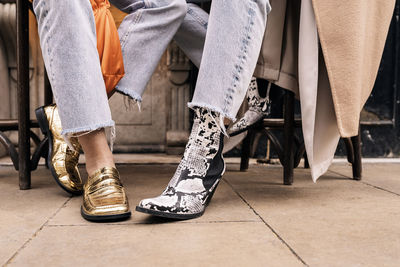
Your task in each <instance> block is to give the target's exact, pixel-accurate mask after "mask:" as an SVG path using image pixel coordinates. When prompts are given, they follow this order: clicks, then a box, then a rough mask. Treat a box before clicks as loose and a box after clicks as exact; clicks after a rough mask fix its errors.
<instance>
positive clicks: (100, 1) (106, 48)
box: [90, 0, 125, 96]
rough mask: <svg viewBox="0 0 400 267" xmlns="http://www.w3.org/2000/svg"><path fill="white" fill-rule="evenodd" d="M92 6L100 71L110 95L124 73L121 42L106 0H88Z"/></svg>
mask: <svg viewBox="0 0 400 267" xmlns="http://www.w3.org/2000/svg"><path fill="white" fill-rule="evenodd" d="M90 2H91V4H92V8H93V13H94V19H95V23H96V33H97V50H98V52H99V57H100V63H101V71H102V73H103V78H104V82H105V85H106V90H107V94H108V95H109V96H111V95H112V93H113V91H114V88H115V86H116V85H117V84H118V82H119V81H120V80H121V79H122V77H123V76H124V74H125V70H124V61H123V58H122V50H121V44H120V42H119V36H118V30H117V27H116V25H115V21H114V18H113V16H112V14H111V12H110V10H109V8H110V3H109V2H108V0H90Z"/></svg>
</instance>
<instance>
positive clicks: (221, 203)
mask: <svg viewBox="0 0 400 267" xmlns="http://www.w3.org/2000/svg"><path fill="white" fill-rule="evenodd" d="M118 169H119V172H120V175H121V177H122V180H123V183H124V185H125V188H126V190H127V195H128V197H129V203H130V206H131V209H132V211H134V209H135V207H136V205H137V204H138V203H139V202H140V200H142V199H143V198H148V197H154V196H157V195H159V194H161V193H162V191H164V189H165V186H166V185H167V184H168V182H169V180H170V179H171V177H172V175H173V174H174V172H175V169H176V165H162V166H147V165H142V166H136V165H135V166H125V165H123V166H119V167H118ZM81 204H82V198H81V197H74V198H73V199H71V200H70V201H69V202H68V203H67V204H66V206H65V207H64V208H63V209H61V210H60V212H58V213H57V215H56V216H54V218H52V219H51V220H50V221H49V225H89V224H92V223H90V222H88V221H86V220H84V219H83V218H82V217H81V216H80V213H79V211H80V206H81ZM153 219H154V218H153V217H152V216H149V215H146V214H143V213H140V212H133V215H132V218H131V219H130V220H127V221H125V222H121V224H137V223H152V222H153ZM193 221H195V222H224V221H226V222H242V221H246V222H247V221H258V222H259V221H260V219H259V218H258V217H257V216H256V215H255V214H254V212H253V211H252V210H251V209H250V208H249V207H248V206H247V205H246V204H245V203H244V202H243V201H242V200H241V199H240V198H239V197H238V196H237V195H236V194H235V193H234V192H233V191H232V189H231V188H230V187H229V186H228V185H227V184H226V183H224V182H222V183H221V184H220V186H219V187H218V188H217V192H216V193H215V195H214V198H213V201H212V202H211V203H210V205H209V207H208V209H207V216H202V217H200V218H198V219H195V220H192V221H190V222H193ZM187 222H189V221H182V222H181V223H187Z"/></svg>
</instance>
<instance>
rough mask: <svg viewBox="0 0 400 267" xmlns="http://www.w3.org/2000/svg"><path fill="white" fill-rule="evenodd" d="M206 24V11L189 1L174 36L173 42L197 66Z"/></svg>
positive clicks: (199, 60) (198, 65) (204, 37)
mask: <svg viewBox="0 0 400 267" xmlns="http://www.w3.org/2000/svg"><path fill="white" fill-rule="evenodd" d="M207 25H208V14H207V12H205V11H204V10H203V9H201V8H200V7H199V6H197V5H195V4H190V3H189V4H188V6H187V14H186V16H185V19H184V20H183V23H182V25H181V26H180V27H179V29H178V31H177V32H176V34H175V36H174V40H175V42H176V43H177V44H178V46H179V47H180V48H181V49H182V51H183V52H185V54H186V55H187V56H188V57H189V58H190V60H191V61H192V62H193V64H195V65H196V67H198V68H199V67H200V62H201V57H202V55H203V48H204V42H205V40H206V33H207Z"/></svg>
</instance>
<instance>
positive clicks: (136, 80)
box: [110, 0, 187, 102]
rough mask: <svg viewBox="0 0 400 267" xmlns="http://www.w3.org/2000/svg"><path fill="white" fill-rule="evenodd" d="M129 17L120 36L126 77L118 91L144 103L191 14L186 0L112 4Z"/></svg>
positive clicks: (116, 0) (128, 0)
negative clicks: (148, 87)
mask: <svg viewBox="0 0 400 267" xmlns="http://www.w3.org/2000/svg"><path fill="white" fill-rule="evenodd" d="M110 2H111V3H112V4H114V5H115V6H116V7H117V8H119V9H120V10H121V11H124V12H125V13H128V15H127V16H126V17H125V18H124V20H123V22H122V23H121V25H120V27H119V29H118V32H119V36H120V40H121V47H122V54H123V57H124V65H125V76H124V78H122V80H121V81H120V82H119V84H118V85H117V87H116V90H117V91H119V92H120V93H123V94H125V95H128V96H130V97H131V98H132V99H134V100H136V101H138V102H140V101H141V100H142V94H143V91H144V90H145V88H146V85H147V83H148V82H149V80H150V78H151V76H152V75H153V72H154V70H155V69H156V67H157V65H158V62H159V61H160V58H161V56H162V55H163V53H164V52H165V50H166V48H167V46H168V44H169V43H170V41H171V40H172V38H173V37H174V35H175V33H176V31H177V30H178V28H179V27H180V25H181V23H182V21H183V19H184V17H185V15H186V11H187V7H186V1H185V0H111V1H110Z"/></svg>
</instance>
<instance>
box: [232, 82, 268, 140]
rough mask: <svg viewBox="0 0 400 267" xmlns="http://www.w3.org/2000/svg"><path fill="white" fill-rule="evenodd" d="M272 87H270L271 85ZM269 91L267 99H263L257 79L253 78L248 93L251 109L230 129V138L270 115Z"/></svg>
mask: <svg viewBox="0 0 400 267" xmlns="http://www.w3.org/2000/svg"><path fill="white" fill-rule="evenodd" d="M269 86H270V85H269ZM268 91H269V90H267V95H266V97H264V98H262V97H261V96H260V94H259V91H258V86H257V79H256V78H253V79H252V80H251V83H250V85H249V89H248V91H247V102H248V105H249V109H248V110H247V111H246V112H245V114H244V115H243V117H242V118H240V119H239V120H238V121H237V122H236V123H235V124H234V125H232V127H230V128H229V129H228V134H229V135H230V136H235V135H238V134H240V133H242V132H244V131H247V130H248V129H249V128H251V127H252V126H254V125H255V124H256V123H257V122H259V121H261V120H262V119H263V118H265V117H266V116H268V115H269V114H270V107H271V102H270V100H269V96H268V95H269V92H268Z"/></svg>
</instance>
